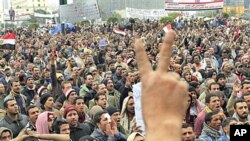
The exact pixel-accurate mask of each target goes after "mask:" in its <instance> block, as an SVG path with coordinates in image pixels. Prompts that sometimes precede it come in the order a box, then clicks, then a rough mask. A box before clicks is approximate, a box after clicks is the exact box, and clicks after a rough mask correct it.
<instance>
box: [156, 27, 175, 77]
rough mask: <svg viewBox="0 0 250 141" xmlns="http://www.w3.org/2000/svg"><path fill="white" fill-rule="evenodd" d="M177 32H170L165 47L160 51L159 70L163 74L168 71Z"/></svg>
mask: <svg viewBox="0 0 250 141" xmlns="http://www.w3.org/2000/svg"><path fill="white" fill-rule="evenodd" d="M174 38H175V32H174V30H169V31H168V32H167V34H166V35H165V37H164V42H163V47H162V48H161V51H160V58H159V67H158V69H157V70H159V71H161V72H166V71H167V70H168V66H169V62H170V58H171V54H172V49H173V47H172V45H173V43H174Z"/></svg>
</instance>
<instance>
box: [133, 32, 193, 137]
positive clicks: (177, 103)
mask: <svg viewBox="0 0 250 141" xmlns="http://www.w3.org/2000/svg"><path fill="white" fill-rule="evenodd" d="M174 38H175V32H174V31H173V30H170V31H168V32H167V34H166V36H165V37H164V43H163V48H161V51H160V60H159V64H158V68H157V70H156V71H153V70H152V67H151V64H150V62H149V59H148V57H147V54H146V52H145V48H144V45H143V41H142V40H141V39H137V40H136V41H135V51H136V59H137V63H138V66H139V70H140V72H141V81H142V111H143V118H144V122H145V125H146V133H147V134H146V141H170V140H171V141H180V140H181V125H182V120H183V117H184V115H185V111H186V105H187V104H186V101H187V97H188V95H187V88H188V85H187V83H186V82H185V81H180V78H179V75H177V74H174V73H168V72H167V70H168V66H169V62H170V57H171V54H172V45H173V42H174ZM173 129H174V130H173ZM166 137H167V138H166Z"/></svg>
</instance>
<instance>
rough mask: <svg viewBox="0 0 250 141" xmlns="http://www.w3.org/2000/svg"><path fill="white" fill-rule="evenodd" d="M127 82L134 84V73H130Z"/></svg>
mask: <svg viewBox="0 0 250 141" xmlns="http://www.w3.org/2000/svg"><path fill="white" fill-rule="evenodd" d="M127 80H129V82H131V83H134V81H135V75H134V72H131V71H130V72H128V76H127Z"/></svg>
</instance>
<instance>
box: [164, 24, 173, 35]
mask: <svg viewBox="0 0 250 141" xmlns="http://www.w3.org/2000/svg"><path fill="white" fill-rule="evenodd" d="M170 29H172V26H171V24H170V23H169V24H167V25H166V26H164V27H163V29H162V30H163V31H164V32H165V33H167V32H168V31H169V30H170Z"/></svg>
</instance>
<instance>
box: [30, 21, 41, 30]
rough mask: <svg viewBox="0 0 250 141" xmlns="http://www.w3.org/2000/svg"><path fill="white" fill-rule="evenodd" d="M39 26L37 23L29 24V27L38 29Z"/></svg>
mask: <svg viewBox="0 0 250 141" xmlns="http://www.w3.org/2000/svg"><path fill="white" fill-rule="evenodd" d="M38 27H39V25H38V24H37V23H30V24H29V29H31V30H32V29H37V28H38Z"/></svg>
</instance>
